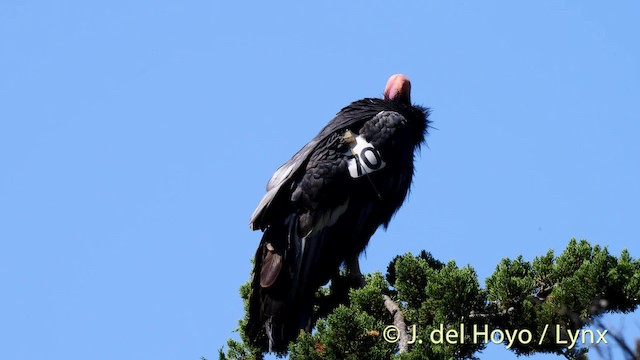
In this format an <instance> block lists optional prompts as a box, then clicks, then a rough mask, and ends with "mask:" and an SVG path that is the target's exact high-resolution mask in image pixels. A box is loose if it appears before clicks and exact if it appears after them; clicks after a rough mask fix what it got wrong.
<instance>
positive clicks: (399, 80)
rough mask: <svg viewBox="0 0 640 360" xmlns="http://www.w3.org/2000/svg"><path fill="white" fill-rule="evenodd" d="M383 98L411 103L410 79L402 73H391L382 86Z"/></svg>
mask: <svg viewBox="0 0 640 360" xmlns="http://www.w3.org/2000/svg"><path fill="white" fill-rule="evenodd" d="M384 98H385V100H395V101H400V102H406V103H411V81H409V78H407V77H406V76H404V75H402V74H395V75H391V77H390V78H389V80H388V81H387V86H386V87H385V88H384Z"/></svg>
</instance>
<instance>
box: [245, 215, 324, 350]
mask: <svg viewBox="0 0 640 360" xmlns="http://www.w3.org/2000/svg"><path fill="white" fill-rule="evenodd" d="M297 223H298V219H297V216H295V215H291V216H290V217H289V218H287V220H286V221H285V223H284V224H282V225H278V226H269V227H268V228H267V229H266V230H265V232H264V235H263V237H262V240H261V242H260V246H259V247H258V250H257V251H256V255H255V259H254V268H253V278H252V283H251V294H250V297H249V318H248V321H247V324H246V327H245V333H246V334H247V337H248V339H249V340H250V341H251V342H252V343H253V344H254V345H257V346H258V347H259V348H261V349H262V350H263V351H275V352H281V351H286V349H287V346H288V344H289V343H290V342H291V341H293V340H295V338H296V337H297V336H298V334H299V333H300V330H305V331H310V330H311V329H310V327H311V315H312V310H313V296H314V292H313V291H309V290H308V288H311V287H309V284H306V283H305V272H306V271H305V269H303V268H301V264H302V257H303V255H304V252H305V251H304V249H305V246H306V244H305V243H306V241H305V238H301V237H300V236H299V235H298V231H297Z"/></svg>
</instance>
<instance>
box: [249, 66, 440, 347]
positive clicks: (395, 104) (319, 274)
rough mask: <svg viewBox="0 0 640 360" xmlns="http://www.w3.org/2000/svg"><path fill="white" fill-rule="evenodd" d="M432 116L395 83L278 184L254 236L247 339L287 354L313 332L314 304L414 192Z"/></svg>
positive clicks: (401, 80)
mask: <svg viewBox="0 0 640 360" xmlns="http://www.w3.org/2000/svg"><path fill="white" fill-rule="evenodd" d="M428 115H429V109H428V108H425V107H422V106H418V105H412V104H411V83H410V82H409V79H408V78H407V77H405V76H404V75H401V74H396V75H393V76H391V77H390V78H389V80H388V82H387V85H386V88H385V91H384V98H383V99H374V98H366V99H363V100H359V101H356V102H353V103H351V104H350V105H349V106H347V107H345V108H344V109H342V110H341V111H340V112H339V113H338V114H337V115H336V117H335V118H334V119H333V120H331V121H330V122H329V123H328V124H327V125H326V126H325V127H324V129H322V131H320V133H319V134H318V135H317V136H316V137H315V138H313V140H311V141H310V142H309V143H308V144H306V145H305V146H304V147H303V148H302V149H301V150H300V151H298V153H296V154H295V155H294V156H293V157H292V158H291V160H289V161H287V162H286V163H285V164H284V165H282V166H281V167H280V168H279V169H278V170H277V171H276V172H275V174H274V175H273V176H272V177H271V180H269V183H268V184H267V194H266V195H265V196H264V197H263V198H262V200H261V201H260V203H259V204H258V207H257V208H256V210H255V212H254V213H253V216H252V217H251V222H250V225H249V226H250V227H251V229H253V230H256V229H261V230H263V231H264V234H263V236H262V240H261V241H260V245H259V246H258V250H257V251H256V255H255V259H254V269H253V280H252V284H251V294H250V299H249V318H248V322H247V324H246V327H245V333H246V334H247V336H248V337H249V339H250V341H253V342H254V343H256V344H257V345H258V346H259V347H261V348H262V349H263V350H264V351H267V350H268V351H284V350H286V347H287V345H288V343H289V342H290V341H292V340H294V339H295V338H296V337H297V335H298V334H299V333H300V330H305V331H307V332H309V331H311V328H312V327H313V320H312V314H313V304H314V296H315V293H316V291H317V290H318V288H320V287H321V286H323V285H325V284H326V283H328V282H329V280H331V279H336V276H338V274H339V269H340V266H341V265H342V264H343V263H345V264H346V265H347V268H348V271H349V273H350V275H351V276H354V277H358V278H360V279H361V276H362V275H361V274H360V269H359V264H358V256H359V255H360V253H361V252H362V251H363V250H364V249H365V247H366V246H367V243H368V242H369V238H370V237H371V236H372V235H373V233H374V232H375V231H376V229H377V228H378V227H379V226H380V225H383V226H384V227H385V228H386V227H387V226H388V224H389V221H390V220H391V217H392V216H393V214H394V213H395V212H396V211H397V210H398V209H399V208H400V206H401V205H402V203H403V202H404V199H405V197H406V195H407V193H408V191H409V187H410V186H411V181H412V177H413V172H414V166H413V162H414V153H415V150H416V149H419V148H420V146H421V144H422V143H423V142H424V137H425V134H426V133H427V127H428V124H429V121H428ZM265 335H266V337H265Z"/></svg>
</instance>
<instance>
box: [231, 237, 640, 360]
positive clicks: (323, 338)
mask: <svg viewBox="0 0 640 360" xmlns="http://www.w3.org/2000/svg"><path fill="white" fill-rule="evenodd" d="M485 283H486V288H482V287H481V286H480V282H479V281H478V277H477V275H476V273H475V271H474V269H473V268H472V267H471V266H470V265H467V266H464V267H459V266H458V265H457V264H456V263H455V262H454V261H449V262H448V263H446V264H445V263H443V262H440V261H438V260H436V259H434V258H433V257H432V256H431V254H429V253H427V252H425V251H423V252H422V253H420V254H419V255H417V256H415V255H412V254H410V253H408V254H405V255H402V256H396V257H395V258H394V259H393V260H392V261H391V262H390V264H389V266H388V268H387V272H386V276H383V275H382V274H381V273H379V272H375V273H373V274H368V275H366V276H365V285H364V286H363V287H361V288H357V289H351V290H348V287H344V286H339V285H340V284H332V286H328V287H325V288H322V289H321V290H320V291H319V292H318V296H317V299H318V305H317V306H316V310H317V314H318V320H317V323H316V327H315V330H314V332H313V333H311V334H308V333H301V334H300V336H298V338H297V340H296V341H295V342H293V343H291V344H290V345H289V351H288V355H289V358H290V359H292V360H295V359H353V360H356V359H374V360H375V359H380V360H382V359H476V358H477V356H479V355H480V354H481V351H482V350H483V349H484V348H485V347H486V345H487V343H489V342H493V343H502V344H504V346H506V347H507V348H508V349H509V350H511V351H513V352H514V353H515V354H518V355H526V354H533V353H552V354H557V355H559V356H560V357H565V358H568V359H581V358H585V354H586V353H587V351H588V350H589V347H590V346H593V345H595V344H598V345H597V346H611V347H613V346H617V345H621V344H617V343H616V337H617V336H618V335H620V334H614V333H608V332H609V331H610V329H604V328H602V327H600V328H598V327H597V326H594V320H597V319H598V318H599V316H600V315H602V314H604V313H614V312H616V313H628V312H632V311H634V310H635V309H636V308H637V307H638V305H639V304H640V261H639V260H636V259H634V258H632V257H631V256H630V254H629V253H628V251H626V250H624V251H622V253H621V254H620V256H618V257H616V256H613V255H611V254H609V252H608V251H607V249H606V248H601V247H600V246H597V245H595V246H592V245H590V244H589V243H588V242H587V241H586V240H581V241H576V240H575V239H571V241H570V242H569V244H568V246H567V247H566V249H565V250H564V251H563V253H562V254H560V255H559V256H555V254H554V253H553V251H549V252H547V253H546V254H545V255H543V256H540V257H536V258H535V259H533V261H531V262H529V261H526V260H524V259H523V257H522V256H519V257H517V258H515V259H508V258H505V259H503V260H502V261H501V262H500V263H499V264H498V265H497V266H496V270H495V271H494V273H493V274H492V275H491V276H490V277H488V278H487V279H486V281H485ZM240 292H241V296H242V298H243V299H244V301H245V307H246V304H247V299H248V294H249V284H248V283H247V284H245V285H243V286H242V287H241V291H240ZM327 304H329V305H327ZM327 306H329V307H330V308H329V309H327ZM245 321H246V317H245V319H242V320H240V327H239V328H240V329H242V328H243V326H242V325H243V323H244V322H245ZM240 337H241V339H242V341H235V340H231V339H230V340H229V341H228V342H227V349H226V351H223V350H222V349H221V350H220V353H219V356H220V359H221V360H227V359H229V360H231V359H234V360H235V359H255V360H258V359H262V358H263V354H262V353H261V352H260V351H259V350H258V349H257V348H256V347H254V346H252V345H251V344H253V343H255V339H248V338H247V337H246V335H245V334H243V333H241V334H240ZM605 341H606V343H605ZM622 347H623V346H622ZM634 347H635V346H632V347H631V348H627V349H626V351H627V353H628V354H626V356H627V357H628V358H630V359H633V358H634V356H636V355H634V354H633V353H634V352H635V351H637V350H636V349H634ZM623 348H624V347H623ZM280 355H285V353H280Z"/></svg>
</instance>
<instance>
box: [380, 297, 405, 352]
mask: <svg viewBox="0 0 640 360" xmlns="http://www.w3.org/2000/svg"><path fill="white" fill-rule="evenodd" d="M382 298H383V299H384V307H386V308H387V310H389V313H391V316H393V325H394V326H395V327H396V328H398V335H399V337H400V341H399V342H398V346H399V347H400V353H404V352H407V351H409V334H407V324H406V323H405V322H404V315H402V311H400V307H399V306H398V304H396V303H395V302H394V301H393V300H391V298H390V297H389V295H382Z"/></svg>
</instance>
